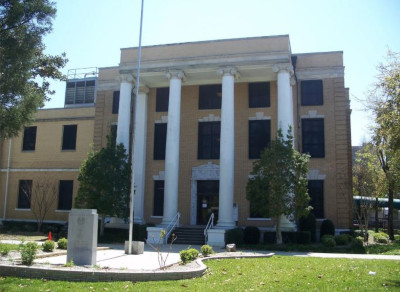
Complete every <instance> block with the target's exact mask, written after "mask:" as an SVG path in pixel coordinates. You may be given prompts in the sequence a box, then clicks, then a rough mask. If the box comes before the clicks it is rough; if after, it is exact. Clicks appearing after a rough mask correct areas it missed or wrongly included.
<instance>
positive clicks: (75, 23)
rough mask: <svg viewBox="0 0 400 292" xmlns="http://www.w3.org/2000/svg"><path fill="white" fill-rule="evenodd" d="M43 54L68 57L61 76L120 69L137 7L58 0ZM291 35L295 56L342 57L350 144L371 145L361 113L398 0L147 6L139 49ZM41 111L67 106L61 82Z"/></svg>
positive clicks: (199, 0) (137, 3)
mask: <svg viewBox="0 0 400 292" xmlns="http://www.w3.org/2000/svg"><path fill="white" fill-rule="evenodd" d="M56 2H57V3H56V8H57V17H56V18H55V20H54V21H53V31H52V33H51V34H49V35H47V36H46V37H45V39H44V43H45V45H46V53H48V54H60V53H62V52H65V53H66V54H67V58H68V59H69V62H68V64H67V65H66V67H65V68H64V69H63V70H62V71H63V73H65V74H67V72H68V70H69V69H77V68H88V67H98V68H100V67H111V66H118V64H119V58H120V49H121V48H127V47H137V46H138V45H139V27H140V8H141V0H58V1H56ZM287 34H288V35H289V38H290V43H291V49H292V53H310V52H325V51H343V56H344V66H345V86H346V87H348V88H350V100H351V109H352V114H351V127H352V144H353V146H354V145H361V143H362V142H365V141H367V140H368V138H369V127H370V126H371V121H372V118H371V115H370V114H369V113H367V112H365V110H364V108H365V102H364V101H365V99H366V96H367V91H368V89H370V88H371V86H372V84H373V83H374V82H375V80H376V79H375V78H376V75H377V71H376V67H377V65H378V64H379V63H380V62H384V60H385V56H386V52H387V50H388V49H390V50H392V51H395V52H400V1H399V0H330V1H328V0H316V1H314V0H301V1H300V0H144V16H143V35H142V45H143V46H148V45H161V44H171V43H182V42H196V41H203V40H217V39H229V38H244V37H256V36H272V35H287ZM51 86H52V88H53V89H55V90H56V94H55V95H54V96H53V97H52V100H51V101H50V102H48V103H47V104H46V106H45V107H46V108H56V107H63V106H64V94H65V82H52V83H51Z"/></svg>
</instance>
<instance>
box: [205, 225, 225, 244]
mask: <svg viewBox="0 0 400 292" xmlns="http://www.w3.org/2000/svg"><path fill="white" fill-rule="evenodd" d="M225 233H226V229H209V230H208V231H207V235H208V237H207V238H208V239H207V244H208V245H211V246H212V247H218V248H224V247H225Z"/></svg>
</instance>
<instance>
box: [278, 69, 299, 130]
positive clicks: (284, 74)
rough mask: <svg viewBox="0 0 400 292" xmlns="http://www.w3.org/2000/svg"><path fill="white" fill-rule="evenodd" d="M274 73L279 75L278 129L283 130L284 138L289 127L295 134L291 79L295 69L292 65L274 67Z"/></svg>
mask: <svg viewBox="0 0 400 292" xmlns="http://www.w3.org/2000/svg"><path fill="white" fill-rule="evenodd" d="M273 70H274V72H277V73H278V76H277V78H278V81H277V85H278V129H279V128H280V129H282V135H283V137H286V134H287V131H288V129H289V127H292V134H293V125H294V123H293V97H292V87H291V84H290V77H291V75H292V74H293V67H292V65H290V64H282V65H274V67H273Z"/></svg>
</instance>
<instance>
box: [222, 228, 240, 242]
mask: <svg viewBox="0 0 400 292" xmlns="http://www.w3.org/2000/svg"><path fill="white" fill-rule="evenodd" d="M225 236H226V243H235V244H236V245H241V244H243V229H242V228H240V227H238V228H235V229H231V230H228V231H227V232H226V234H225Z"/></svg>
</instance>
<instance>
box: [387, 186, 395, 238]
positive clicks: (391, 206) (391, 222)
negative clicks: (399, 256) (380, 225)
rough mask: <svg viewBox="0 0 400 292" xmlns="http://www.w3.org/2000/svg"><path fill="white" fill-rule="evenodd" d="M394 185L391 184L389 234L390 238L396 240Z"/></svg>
mask: <svg viewBox="0 0 400 292" xmlns="http://www.w3.org/2000/svg"><path fill="white" fill-rule="evenodd" d="M393 193H394V191H393V186H392V185H391V186H389V214H388V234H389V238H390V240H394V230H393Z"/></svg>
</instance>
